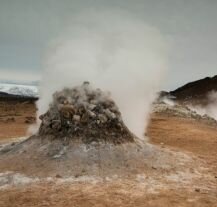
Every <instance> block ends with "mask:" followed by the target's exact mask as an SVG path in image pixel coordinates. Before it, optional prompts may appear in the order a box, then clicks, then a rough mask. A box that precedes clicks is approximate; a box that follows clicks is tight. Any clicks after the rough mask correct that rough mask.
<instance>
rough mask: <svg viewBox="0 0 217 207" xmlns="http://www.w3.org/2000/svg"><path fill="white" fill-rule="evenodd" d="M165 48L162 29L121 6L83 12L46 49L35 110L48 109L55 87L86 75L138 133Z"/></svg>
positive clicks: (71, 83) (156, 87)
mask: <svg viewBox="0 0 217 207" xmlns="http://www.w3.org/2000/svg"><path fill="white" fill-rule="evenodd" d="M166 54H167V47H166V44H165V42H164V40H163V39H162V37H161V34H160V33H159V32H158V31H157V30H156V29H155V28H152V27H149V26H147V25H146V24H145V23H144V22H143V21H140V20H138V19H135V18H132V17H130V16H129V15H127V14H126V13H122V12H118V13H116V12H103V14H102V13H96V12H95V13H94V14H91V13H88V14H87V12H85V13H84V14H81V15H79V16H77V18H76V19H75V20H74V21H73V23H72V24H71V25H70V26H69V27H68V28H67V29H66V31H64V32H63V33H62V36H60V37H59V38H58V39H56V40H55V41H54V43H53V46H52V47H51V49H50V51H49V53H48V56H47V60H46V64H45V70H44V74H43V79H42V83H41V88H40V97H41V98H40V101H39V103H38V107H39V114H42V113H45V112H46V111H47V109H48V106H49V103H50V102H51V98H52V94H53V93H54V92H55V91H58V90H61V89H63V88H64V87H71V88H72V87H74V86H76V85H80V84H81V83H83V82H84V81H89V82H90V83H91V84H92V85H93V86H94V87H95V88H100V89H102V90H104V91H109V92H110V93H111V96H112V98H113V99H114V101H115V102H116V103H117V105H118V107H119V110H120V112H121V113H122V117H123V121H124V122H125V124H126V125H127V126H128V128H129V129H130V130H131V131H132V132H133V133H135V134H136V135H137V136H138V137H139V138H142V137H143V135H144V130H145V127H146V126H147V121H148V117H149V111H150V107H151V104H152V102H153V101H154V99H155V98H156V92H157V91H158V90H159V87H160V82H161V79H162V76H163V74H164V73H165V70H166V68H167V55H166Z"/></svg>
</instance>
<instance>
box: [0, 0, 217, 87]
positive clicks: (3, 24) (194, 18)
mask: <svg viewBox="0 0 217 207" xmlns="http://www.w3.org/2000/svg"><path fill="white" fill-rule="evenodd" d="M105 8H106V9H108V10H109V9H111V8H112V9H113V8H117V9H122V10H127V11H128V12H130V13H131V14H132V15H134V16H137V17H139V18H140V19H141V20H143V21H144V22H146V23H147V24H149V25H152V26H154V27H157V28H158V29H159V30H160V31H161V33H162V34H163V35H164V36H165V37H166V38H167V39H168V41H169V42H170V44H171V54H170V71H171V72H170V73H169V74H168V76H167V81H166V83H165V88H175V87H177V86H179V85H181V84H183V83H185V82H187V81H191V80H194V79H197V78H201V77H204V76H210V75H215V74H216V73H217V58H216V56H217V42H216V36H217V24H216V19H217V13H216V10H217V1H215V0H206V1H205V0H163V1H162V0H155V1H149V0H134V1H132V0H109V1H108V0H106V1H105V0H89V1H82V0H77V1H75V0H61V1H59V0H37V1H35V0H19V1H17V0H0V31H1V32H0V45H1V47H0V76H1V74H3V73H4V74H8V76H10V73H11V78H12V79H13V78H15V77H13V72H14V71H18V72H19V73H20V74H21V73H23V74H25V73H28V74H30V73H32V74H37V73H38V74H40V71H41V69H42V67H43V66H42V64H43V58H44V54H45V52H46V48H47V46H48V44H49V42H50V41H51V40H52V39H54V38H56V37H57V36H58V35H59V34H61V31H62V29H63V28H65V26H67V25H68V24H70V22H71V21H73V18H74V16H75V14H76V13H78V12H81V11H82V10H84V9H99V10H103V9H105ZM5 70H7V71H5ZM18 72H17V73H18ZM20 77H22V75H21V76H20ZM23 77H25V76H23ZM9 78H10V77H9Z"/></svg>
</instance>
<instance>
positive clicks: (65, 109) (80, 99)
mask: <svg viewBox="0 0 217 207" xmlns="http://www.w3.org/2000/svg"><path fill="white" fill-rule="evenodd" d="M39 118H40V119H41V121H42V123H41V126H40V129H39V135H40V136H42V137H44V138H46V137H47V136H48V137H52V138H56V139H70V140H80V141H82V142H83V143H85V144H88V143H91V142H109V143H114V144H121V143H124V142H133V141H134V135H133V134H132V133H131V132H130V131H129V130H128V129H127V127H126V126H125V124H124V123H123V120H122V118H121V113H120V111H119V109H118V107H117V106H116V104H115V103H114V101H113V100H112V99H111V98H110V96H109V94H108V93H105V92H103V91H101V90H100V89H96V90H94V89H92V88H91V86H90V85H89V83H88V82H84V83H83V85H81V86H78V87H74V88H72V89H69V88H65V89H63V90H62V91H59V92H56V93H54V94H53V102H52V103H51V104H50V107H49V110H48V111H47V113H45V114H43V115H41V116H40V117H39Z"/></svg>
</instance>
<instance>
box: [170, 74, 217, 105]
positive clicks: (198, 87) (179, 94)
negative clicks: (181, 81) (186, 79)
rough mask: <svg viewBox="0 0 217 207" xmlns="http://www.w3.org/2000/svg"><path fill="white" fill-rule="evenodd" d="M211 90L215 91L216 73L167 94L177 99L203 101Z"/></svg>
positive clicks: (216, 86)
mask: <svg viewBox="0 0 217 207" xmlns="http://www.w3.org/2000/svg"><path fill="white" fill-rule="evenodd" d="M211 91H217V75H216V76H214V77H206V78H204V79H201V80H197V81H194V82H190V83H188V84H186V85H184V86H182V87H180V88H178V89H176V90H174V91H171V92H169V94H170V95H172V96H175V97H176V99H177V100H179V101H203V100H204V99H206V97H207V95H208V93H209V92H211Z"/></svg>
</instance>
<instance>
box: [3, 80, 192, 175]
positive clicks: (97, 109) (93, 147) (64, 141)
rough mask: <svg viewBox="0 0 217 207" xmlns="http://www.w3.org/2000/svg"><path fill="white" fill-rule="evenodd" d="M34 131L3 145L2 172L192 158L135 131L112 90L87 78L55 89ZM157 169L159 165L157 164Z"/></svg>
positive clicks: (166, 166)
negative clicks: (127, 123)
mask: <svg viewBox="0 0 217 207" xmlns="http://www.w3.org/2000/svg"><path fill="white" fill-rule="evenodd" d="M40 118H41V120H42V122H41V126H40V128H39V131H38V133H37V134H35V135H34V136H32V137H30V138H28V139H27V140H25V141H22V142H18V143H13V144H9V145H7V146H4V147H2V148H1V149H0V173H5V172H8V171H10V172H16V173H21V174H25V175H28V176H36V177H80V176H94V177H95V176H97V177H101V178H102V177H103V178H107V177H114V176H120V177H121V178H123V177H125V176H126V177H127V178H128V177H129V176H135V175H137V174H141V173H147V174H148V173H150V174H153V175H155V174H160V175H161V174H165V173H167V172H173V171H174V166H176V168H177V169H179V170H182V171H183V170H185V167H183V166H184V165H183V163H185V162H189V159H188V158H187V159H186V158H185V156H184V155H179V154H176V153H174V152H171V151H169V150H166V149H163V148H161V147H157V146H153V145H151V144H148V143H146V142H145V141H143V140H140V139H138V138H137V137H135V136H134V135H133V134H132V133H131V132H130V131H129V130H128V129H127V127H126V126H125V124H124V123H123V120H122V118H121V113H120V112H119V110H118V108H117V106H116V104H115V103H114V101H112V100H111V98H110V96H109V94H107V93H104V92H102V91H101V90H99V89H92V88H91V87H90V85H89V84H88V83H87V82H86V83H84V84H83V85H81V86H79V87H75V88H72V89H64V90H62V91H59V92H56V93H55V94H54V95H53V102H52V103H51V105H50V107H49V110H48V111H47V113H45V114H44V115H42V116H41V117H40ZM156 169H157V170H156Z"/></svg>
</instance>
